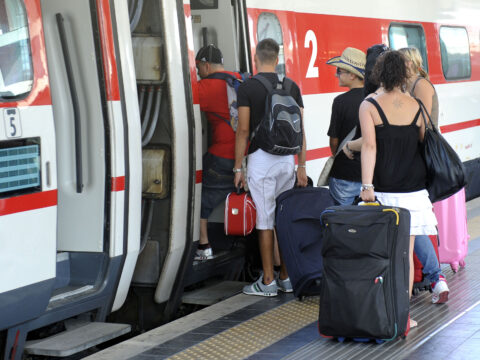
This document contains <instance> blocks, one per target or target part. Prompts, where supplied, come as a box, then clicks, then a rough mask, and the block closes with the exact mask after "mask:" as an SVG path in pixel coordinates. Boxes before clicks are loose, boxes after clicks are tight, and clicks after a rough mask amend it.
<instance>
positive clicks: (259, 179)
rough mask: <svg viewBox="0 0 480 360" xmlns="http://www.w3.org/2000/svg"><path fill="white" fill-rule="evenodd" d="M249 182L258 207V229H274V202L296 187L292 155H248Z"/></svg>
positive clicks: (256, 153)
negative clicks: (279, 196) (283, 193)
mask: <svg viewBox="0 0 480 360" xmlns="http://www.w3.org/2000/svg"><path fill="white" fill-rule="evenodd" d="M247 164H248V166H247V183H248V189H249V191H250V194H251V195H252V198H253V201H254V202H255V206H256V207H257V224H256V228H257V229H259V230H273V227H274V226H275V205H276V203H275V200H276V198H277V197H278V195H280V194H281V193H282V192H284V191H287V190H290V189H291V188H293V186H294V185H295V159H294V157H293V155H272V154H269V153H267V152H265V151H263V150H261V149H258V150H257V151H255V152H254V153H252V154H250V155H248V163H247Z"/></svg>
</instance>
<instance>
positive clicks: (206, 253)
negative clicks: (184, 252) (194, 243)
mask: <svg viewBox="0 0 480 360" xmlns="http://www.w3.org/2000/svg"><path fill="white" fill-rule="evenodd" d="M193 259H194V260H210V259H213V251H212V248H211V247H209V248H206V249H204V250H200V249H197V251H196V252H195V257H194V258H193Z"/></svg>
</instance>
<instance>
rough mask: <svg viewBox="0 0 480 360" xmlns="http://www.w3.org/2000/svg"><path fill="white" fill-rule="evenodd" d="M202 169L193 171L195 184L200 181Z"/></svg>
mask: <svg viewBox="0 0 480 360" xmlns="http://www.w3.org/2000/svg"><path fill="white" fill-rule="evenodd" d="M202 174H203V172H202V170H197V172H196V173H195V184H200V183H201V182H202Z"/></svg>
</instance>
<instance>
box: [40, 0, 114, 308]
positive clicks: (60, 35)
mask: <svg viewBox="0 0 480 360" xmlns="http://www.w3.org/2000/svg"><path fill="white" fill-rule="evenodd" d="M40 4H41V10H42V21H43V27H44V36H45V43H46V50H47V62H48V69H49V80H50V89H51V96H52V106H53V114H54V121H55V132H56V147H57V183H58V220H57V252H58V255H57V257H58V264H59V265H58V266H57V270H58V274H57V275H58V279H59V281H57V286H56V287H57V288H58V289H57V290H56V295H55V297H54V300H57V299H58V300H61V299H62V298H65V297H68V296H74V295H75V296H78V295H80V294H82V293H86V292H89V291H92V289H93V288H94V286H95V284H97V283H98V281H101V280H102V279H101V278H100V274H101V272H102V271H103V270H104V267H105V265H106V261H107V259H108V257H107V255H106V254H105V252H108V240H109V237H108V236H107V234H108V232H109V224H110V218H109V214H110V208H109V203H108V201H109V198H107V197H108V196H109V191H110V184H109V182H108V181H107V179H108V176H109V169H110V161H111V159H110V156H111V154H110V148H109V138H108V133H107V131H108V127H107V124H108V122H107V115H106V108H105V104H106V101H105V95H104V94H105V92H104V91H103V86H104V84H103V80H102V77H101V72H100V70H99V69H100V65H99V60H98V55H97V54H98V50H97V49H96V44H95V39H96V38H97V37H98V36H97V34H95V33H94V29H96V26H93V25H92V24H93V23H94V20H93V14H94V10H93V9H94V8H93V9H92V8H91V7H94V6H95V2H93V1H87V0H84V1H75V2H71V1H62V0H48V1H47V0H41V1H40ZM61 264H63V265H61Z"/></svg>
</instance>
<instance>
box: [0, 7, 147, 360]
mask: <svg viewBox="0 0 480 360" xmlns="http://www.w3.org/2000/svg"><path fill="white" fill-rule="evenodd" d="M113 3H114V2H109V1H108V0H97V1H95V0H91V1H90V0H82V1H75V2H73V1H63V0H48V1H46V0H28V1H21V0H0V26H1V27H0V70H1V72H0V75H1V76H0V108H1V109H0V110H1V115H0V116H1V117H2V122H3V125H0V156H1V159H0V172H1V175H0V179H1V180H0V245H1V249H2V251H1V252H0V264H2V271H1V272H0V313H1V314H2V315H1V316H0V350H2V347H3V348H4V349H5V350H4V351H3V352H4V354H1V353H0V358H3V357H5V358H8V359H19V358H20V357H21V356H22V354H21V353H22V349H23V346H24V343H25V340H26V337H27V334H28V333H29V332H30V331H31V330H34V329H38V328H40V327H46V326H49V325H51V324H55V323H61V322H63V321H65V320H66V319H69V318H75V317H76V316H77V315H80V314H87V315H88V316H84V318H88V319H90V320H91V321H95V322H97V324H96V325H98V322H102V321H104V320H105V318H106V316H107V314H108V313H109V312H110V311H111V310H112V309H115V308H118V307H120V306H121V304H122V302H123V301H124V299H125V296H126V292H127V291H128V286H129V282H130V279H131V276H132V274H133V269H134V265H135V262H136V259H137V255H138V246H139V244H138V241H139V232H140V231H139V230H140V228H139V222H140V178H139V177H138V176H137V177H134V178H132V179H130V177H129V171H132V173H134V174H136V173H141V171H140V167H141V165H140V164H141V153H140V136H139V129H138V127H139V126H138V123H139V118H138V105H132V104H134V103H133V102H131V101H126V100H125V98H127V97H132V95H133V97H134V98H136V91H135V89H134V87H133V89H134V90H133V93H132V94H130V93H129V94H125V93H124V92H125V91H126V90H125V89H127V90H128V89H132V86H130V85H129V82H131V81H134V79H133V77H131V76H130V75H129V74H131V73H132V69H130V68H129V64H128V58H129V57H131V56H132V55H131V44H130V34H129V29H128V27H127V28H126V30H125V31H123V33H125V34H123V36H125V39H123V40H122V39H120V36H122V35H121V34H120V33H122V31H120V32H115V30H116V29H114V30H112V28H115V25H117V23H118V22H119V21H124V20H122V19H123V18H122V15H123V16H124V18H125V19H127V20H126V21H127V24H128V13H127V8H126V6H125V4H123V3H120V2H119V9H117V10H118V12H115V8H114V6H113ZM110 5H111V6H110ZM117 16H118V19H117ZM112 18H113V19H114V20H113V21H112V20H111V19H112ZM119 44H120V45H119ZM122 51H123V53H122ZM120 58H122V59H123V60H124V62H125V63H126V65H125V69H124V68H122V66H121V63H120V60H118V59H120ZM125 59H126V60H125ZM116 60H118V61H119V64H118V71H117V63H116ZM129 76H130V77H131V78H129ZM127 103H128V104H127ZM135 106H136V107H135ZM129 122H130V123H129ZM130 164H132V166H133V167H129V166H130ZM132 189H133V190H132ZM135 189H136V190H137V191H135ZM130 214H133V216H130ZM125 269H127V270H125ZM19 324H20V325H19ZM106 325H110V324H106ZM129 329H130V327H129V326H125V327H123V328H122V329H121V330H119V331H117V335H115V336H118V335H119V334H120V332H123V333H125V331H127V332H128V331H129ZM2 330H5V332H3V331H2ZM67 330H68V329H67ZM86 332H87V333H88V330H86ZM110 338H111V337H110ZM29 339H30V338H29ZM97 343H98V342H97ZM25 349H26V351H27V352H30V353H32V354H38V355H44V353H41V352H38V349H33V345H30V344H29V343H27V345H26V347H25ZM77 350H78V349H77ZM77 350H76V351H77ZM69 351H70V350H69ZM13 352H16V354H13ZM55 356H63V355H61V354H60V353H59V354H56V355H55Z"/></svg>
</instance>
